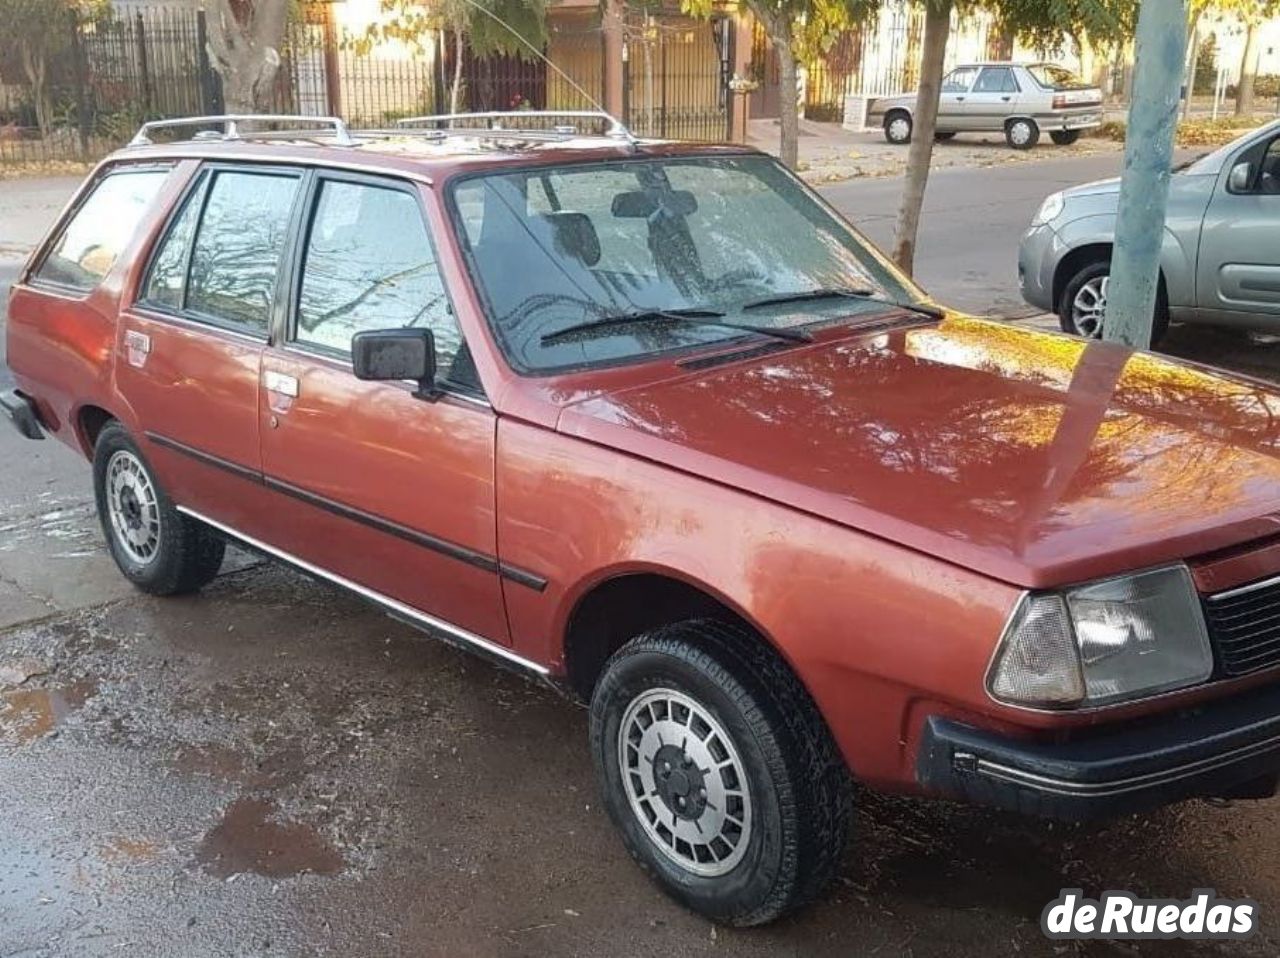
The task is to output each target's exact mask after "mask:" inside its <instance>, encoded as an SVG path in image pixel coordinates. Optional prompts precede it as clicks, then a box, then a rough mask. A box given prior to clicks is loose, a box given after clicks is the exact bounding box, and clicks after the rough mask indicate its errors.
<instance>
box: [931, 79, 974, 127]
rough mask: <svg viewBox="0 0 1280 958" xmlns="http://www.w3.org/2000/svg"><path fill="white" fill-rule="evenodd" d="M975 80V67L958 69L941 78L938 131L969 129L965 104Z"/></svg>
mask: <svg viewBox="0 0 1280 958" xmlns="http://www.w3.org/2000/svg"><path fill="white" fill-rule="evenodd" d="M977 78H978V68H977V67H958V68H956V69H955V70H952V71H951V72H950V73H948V74H947V75H946V76H945V77H943V78H942V90H941V92H940V93H939V94H938V129H940V130H951V131H954V130H966V129H970V127H969V126H968V124H967V121H968V113H967V111H966V103H967V101H968V99H969V88H970V87H972V86H973V81H974V80H976V79H977Z"/></svg>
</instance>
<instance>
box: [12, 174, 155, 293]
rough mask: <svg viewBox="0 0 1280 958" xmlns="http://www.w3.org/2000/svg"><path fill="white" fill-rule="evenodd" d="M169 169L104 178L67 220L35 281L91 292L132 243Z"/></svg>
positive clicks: (41, 265) (112, 175) (113, 175)
mask: <svg viewBox="0 0 1280 958" xmlns="http://www.w3.org/2000/svg"><path fill="white" fill-rule="evenodd" d="M168 175H169V171H168V170H154V169H152V170H143V171H121V172H118V173H112V174H110V175H109V176H107V177H106V178H105V179H103V180H102V181H101V182H100V183H99V184H98V185H97V186H96V187H94V189H93V192H92V193H91V194H89V197H88V199H86V200H85V201H84V203H82V204H81V206H80V209H79V210H77V211H76V213H75V215H74V216H72V217H71V220H70V222H68V223H67V226H66V228H65V229H64V230H63V231H62V235H61V236H59V237H58V241H57V242H56V243H54V245H53V249H51V250H50V251H49V255H48V256H47V257H45V260H44V262H43V263H41V264H40V268H39V269H38V270H37V271H36V274H35V276H36V278H37V279H42V280H45V281H47V282H50V283H57V284H58V285H59V286H70V287H72V288H73V289H82V290H90V289H93V288H94V287H95V286H97V285H98V283H99V282H100V281H101V280H102V278H103V277H104V276H106V275H107V273H108V272H109V271H110V270H111V267H112V265H113V264H114V263H115V261H116V257H117V256H119V255H120V252H121V250H123V249H124V247H125V245H126V244H127V243H128V242H129V240H131V239H132V238H133V233H134V230H136V229H137V228H138V224H139V223H140V222H141V221H142V217H143V214H145V213H146V211H147V207H148V206H150V205H151V201H152V200H153V199H155V196H156V193H157V192H159V190H160V184H162V183H163V182H164V179H165V177H166V176H168Z"/></svg>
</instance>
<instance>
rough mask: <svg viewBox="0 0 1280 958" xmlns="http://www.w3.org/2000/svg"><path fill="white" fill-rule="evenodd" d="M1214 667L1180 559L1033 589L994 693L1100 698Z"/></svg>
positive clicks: (1161, 687) (1016, 697)
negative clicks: (1037, 591)
mask: <svg viewBox="0 0 1280 958" xmlns="http://www.w3.org/2000/svg"><path fill="white" fill-rule="evenodd" d="M1212 672H1213V653H1212V651H1211V650H1210V648H1209V634H1208V631H1207V630H1206V629H1205V624H1204V615H1203V614H1202V613H1201V611H1200V603H1199V600H1198V599H1197V598H1196V591H1195V587H1194V585H1193V584H1192V582H1191V573H1189V572H1188V571H1187V568H1186V566H1183V565H1176V566H1168V567H1166V568H1162V569H1153V570H1152V571H1150V572H1139V573H1137V574H1135V575H1128V576H1119V577H1117V578H1114V579H1104V580H1103V581H1101V582H1094V583H1091V584H1089V585H1084V586H1078V587H1076V588H1072V589H1066V590H1063V591H1062V592H1050V593H1042V594H1030V595H1027V596H1026V597H1024V598H1023V600H1022V602H1021V603H1020V604H1019V605H1018V608H1017V609H1015V610H1014V613H1013V615H1012V617H1011V618H1010V619H1009V624H1008V626H1007V627H1006V628H1005V633H1004V637H1003V638H1002V639H1001V644H1000V649H999V650H998V651H997V653H996V658H995V661H994V662H993V663H992V667H991V675H990V679H989V685H990V689H991V694H992V695H993V696H994V697H995V698H997V699H999V700H1000V701H1002V702H1008V703H1010V704H1013V705H1031V706H1036V707H1040V708H1072V707H1078V706H1092V705H1105V704H1107V703H1109V702H1117V701H1122V700H1125V699H1134V698H1139V697H1142V696H1146V695H1154V694H1156V693H1157V692H1167V691H1169V690H1171V689H1178V688H1183V687H1185V686H1188V685H1194V684H1196V683H1197V682H1203V681H1204V680H1205V679H1207V678H1208V677H1209V676H1210V674H1211V673H1212Z"/></svg>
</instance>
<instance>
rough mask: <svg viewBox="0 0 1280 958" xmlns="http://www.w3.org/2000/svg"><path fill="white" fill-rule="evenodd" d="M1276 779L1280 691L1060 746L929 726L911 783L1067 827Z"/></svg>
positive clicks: (1233, 792)
mask: <svg viewBox="0 0 1280 958" xmlns="http://www.w3.org/2000/svg"><path fill="white" fill-rule="evenodd" d="M1278 774H1280V686H1278V687H1274V688H1269V689H1265V690H1262V691H1260V692H1252V693H1247V694H1244V695H1241V696H1238V697H1233V698H1231V699H1229V700H1226V701H1224V702H1217V703H1213V704H1211V705H1207V706H1204V707H1201V708H1199V709H1196V710H1194V711H1188V712H1186V713H1183V714H1179V715H1177V716H1175V717H1170V716H1168V715H1165V716H1161V717H1159V718H1156V719H1150V720H1146V721H1143V722H1137V721H1135V722H1133V723H1132V724H1130V725H1128V726H1127V727H1125V728H1124V729H1122V730H1120V731H1114V732H1110V733H1105V734H1098V733H1094V734H1090V735H1087V736H1086V737H1081V738H1079V739H1077V740H1074V741H1069V742H1063V743H1058V744H1046V743H1041V742H1025V741H1017V740H1014V739H1009V738H1005V737H1003V736H999V735H994V734H992V733H990V732H985V731H982V730H980V729H977V728H974V727H972V726H969V725H963V724H961V723H959V722H953V721H950V720H948V719H943V718H938V717H937V716H933V717H930V718H929V719H928V721H927V723H926V725H925V728H924V736H923V738H922V740H921V744H920V749H919V752H918V753H917V756H916V777H917V779H918V780H919V783H920V785H921V786H922V787H923V788H924V789H925V790H926V791H927V792H930V793H933V794H938V795H942V796H945V797H949V798H955V799H960V800H963V801H970V802H974V803H976V804H981V805H990V806H994V807H997V808H1004V809H1009V810H1011V811H1017V812H1022V813H1024V814H1031V815H1040V816H1046V817H1051V818H1062V819H1069V820H1086V819H1093V818H1102V817H1107V816H1111V815H1119V814H1124V813H1126V812H1133V811H1140V810H1143V809H1148V808H1155V807H1157V806H1160V805H1167V804H1169V803H1170V802H1176V801H1180V800H1182V799H1185V798H1192V797H1195V796H1201V797H1204V796H1224V797H1241V798H1243V797H1250V798H1259V797H1266V796H1268V795H1270V794H1273V793H1274V791H1275V785H1276V780H1277V775H1278Z"/></svg>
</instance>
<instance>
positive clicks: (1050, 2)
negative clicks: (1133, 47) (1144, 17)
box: [988, 0, 1138, 49]
mask: <svg viewBox="0 0 1280 958" xmlns="http://www.w3.org/2000/svg"><path fill="white" fill-rule="evenodd" d="M988 6H992V7H995V8H996V9H997V11H998V13H999V16H1000V18H1001V20H1002V22H1003V23H1004V24H1005V25H1006V26H1008V27H1009V28H1010V29H1012V30H1013V31H1014V32H1015V33H1017V34H1018V35H1019V36H1020V37H1022V38H1023V39H1024V40H1026V41H1028V42H1030V43H1031V44H1032V45H1033V46H1036V47H1041V48H1045V49H1056V48H1058V47H1059V46H1061V43H1062V37H1063V36H1064V35H1066V36H1070V37H1081V36H1087V37H1088V38H1089V40H1090V42H1092V43H1094V44H1102V45H1111V44H1116V43H1123V42H1125V41H1126V40H1129V39H1131V38H1132V37H1133V35H1134V32H1135V31H1136V29H1137V23H1138V4H1137V3H1135V2H1134V0H993V2H992V3H990V4H988Z"/></svg>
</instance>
